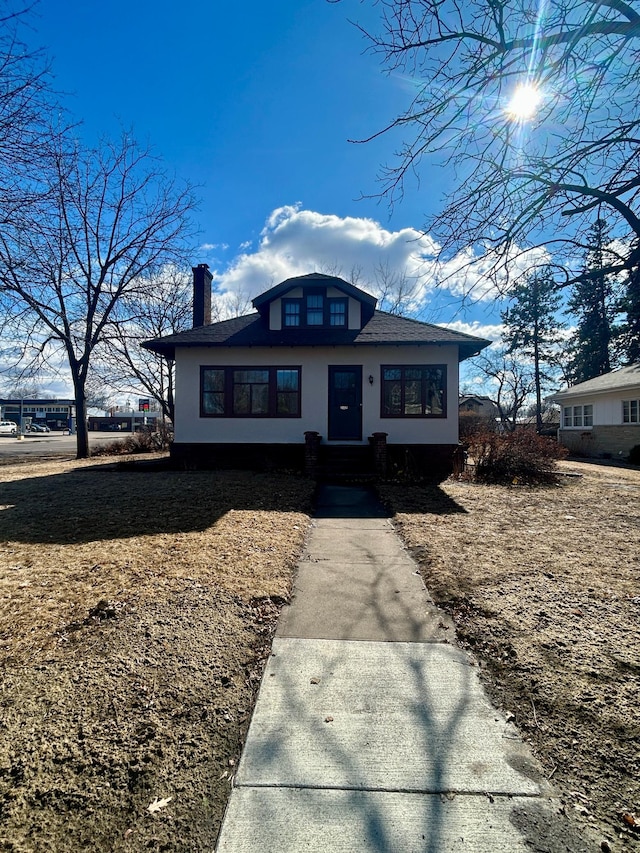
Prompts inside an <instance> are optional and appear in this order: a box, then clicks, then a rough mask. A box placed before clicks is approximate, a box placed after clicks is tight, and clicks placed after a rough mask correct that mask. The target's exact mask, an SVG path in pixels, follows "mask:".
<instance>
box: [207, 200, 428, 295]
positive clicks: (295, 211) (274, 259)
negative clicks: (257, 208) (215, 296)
mask: <svg viewBox="0 0 640 853" xmlns="http://www.w3.org/2000/svg"><path fill="white" fill-rule="evenodd" d="M436 251H437V246H436V244H435V243H434V242H433V240H432V239H431V238H430V237H429V236H428V235H425V234H422V233H421V232H420V231H418V230H417V229H415V228H403V229H400V230H398V231H390V230H388V229H386V228H384V227H383V226H382V225H381V224H380V223H379V222H376V221H375V220H373V219H365V218H358V217H353V216H348V217H340V216H336V215H333V214H323V213H317V212H316V211H312V210H303V209H301V207H300V205H286V206H283V207H279V208H277V209H276V210H274V211H272V213H271V214H270V215H269V216H268V218H267V220H266V223H265V226H264V228H263V229H262V232H261V234H260V242H259V245H258V248H257V250H256V251H255V252H246V251H245V252H242V254H240V255H238V256H237V257H236V258H235V259H234V260H233V262H232V263H231V264H230V265H229V266H228V267H227V268H226V269H218V270H216V271H215V272H214V280H215V282H216V285H217V287H218V289H219V290H220V291H221V292H225V291H234V292H240V293H244V294H247V295H249V296H251V297H254V296H257V295H258V294H259V293H262V292H263V291H265V290H267V289H268V288H269V287H271V286H273V285H274V284H278V283H279V282H281V281H283V280H284V279H286V278H289V277H291V276H296V275H306V274H307V273H310V272H326V273H329V274H334V275H338V276H341V277H342V278H345V279H347V280H351V281H354V283H356V284H357V285H358V286H359V287H362V289H363V290H369V291H371V292H375V291H376V277H378V278H379V277H380V270H381V269H384V270H386V271H387V272H388V274H389V275H391V276H392V275H403V274H404V275H406V276H407V277H408V278H409V279H410V280H411V281H412V282H413V283H415V285H416V286H415V290H416V292H417V293H418V301H423V300H424V299H425V298H426V296H427V294H428V293H429V292H430V291H431V290H432V289H433V287H434V265H433V260H432V259H433V255H434V253H435V252H436Z"/></svg>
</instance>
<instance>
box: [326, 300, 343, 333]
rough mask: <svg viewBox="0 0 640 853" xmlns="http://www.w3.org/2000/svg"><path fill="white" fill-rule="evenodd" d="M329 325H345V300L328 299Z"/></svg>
mask: <svg viewBox="0 0 640 853" xmlns="http://www.w3.org/2000/svg"><path fill="white" fill-rule="evenodd" d="M329 325H330V326H335V327H342V328H344V327H345V326H346V325H347V300H346V299H330V300H329Z"/></svg>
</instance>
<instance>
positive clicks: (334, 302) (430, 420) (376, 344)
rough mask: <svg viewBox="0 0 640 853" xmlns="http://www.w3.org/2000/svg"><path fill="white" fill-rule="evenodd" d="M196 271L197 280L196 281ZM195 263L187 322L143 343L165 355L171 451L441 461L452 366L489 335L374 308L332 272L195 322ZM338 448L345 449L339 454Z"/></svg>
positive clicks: (202, 275)
mask: <svg viewBox="0 0 640 853" xmlns="http://www.w3.org/2000/svg"><path fill="white" fill-rule="evenodd" d="M203 282H204V285H203ZM203 286H204V291H205V297H204V300H205V303H206V300H207V295H206V288H207V287H208V286H209V287H210V273H209V272H208V269H207V268H206V266H205V265H200V266H199V267H195V268H194V291H195V296H194V317H195V318H202V320H203V322H202V324H201V325H199V326H195V327H194V328H193V329H191V330H189V331H188V332H184V333H181V334H177V335H171V336H168V337H165V338H158V339H155V340H153V341H147V342H145V343H144V344H143V346H145V347H147V348H148V349H151V350H153V351H155V352H157V353H160V354H161V355H164V356H166V357H167V358H170V359H175V364H176V391H175V413H176V414H175V424H174V426H175V441H174V443H173V448H172V454H173V456H174V458H175V459H176V460H178V461H184V462H185V463H189V464H212V465H223V464H224V465H232V464H233V465H237V464H247V465H260V464H262V465H290V466H291V465H293V466H296V467H305V468H306V469H307V470H311V472H313V471H314V470H316V469H319V468H321V467H322V464H323V461H324V462H326V461H328V459H329V457H331V455H332V454H333V455H334V456H335V455H336V454H337V453H339V454H342V455H341V456H340V459H341V464H347V463H346V460H347V458H348V455H349V454H350V455H351V458H352V459H353V460H356V459H357V460H359V463H360V464H365V465H366V464H367V460H369V461H370V463H371V465H372V466H374V467H375V468H376V470H377V471H378V473H384V470H385V469H386V467H387V465H388V464H392V465H402V466H404V465H406V462H407V458H408V456H407V454H410V457H411V463H412V464H413V465H415V467H417V468H419V469H422V470H427V471H429V470H433V471H435V470H436V469H438V470H440V469H450V467H451V461H452V458H453V454H454V451H455V450H456V448H457V445H458V365H459V362H460V361H462V360H463V359H464V358H468V357H470V356H471V355H474V354H476V353H477V352H479V351H480V350H481V349H483V348H484V347H485V346H488V344H489V341H485V340H483V339H481V338H476V337H472V336H470V335H464V334H462V333H459V332H455V331H451V330H449V329H445V328H442V327H439V326H434V325H431V324H428V323H420V322H418V321H416V320H410V319H407V318H403V317H397V316H394V315H391V314H387V313H385V312H382V311H377V310H376V307H375V306H376V300H375V299H374V298H373V297H372V296H370V295H369V294H367V293H365V292H364V291H362V290H360V289H358V288H356V287H354V286H353V285H351V284H349V283H348V282H346V281H344V280H342V279H340V278H337V277H335V276H327V275H321V274H319V273H312V274H311V275H307V276H299V277H296V278H292V279H288V280H287V281H284V282H282V283H281V284H279V285H277V286H275V287H272V288H270V289H269V290H268V291H266V292H265V293H263V294H261V295H260V296H258V297H257V298H256V299H254V301H253V305H254V307H255V308H256V312H255V313H253V314H248V315H246V316H244V317H238V318H234V319H232V320H226V321H223V322H220V323H213V324H211V323H209V322H207V320H208V317H207V309H206V304H205V308H204V310H203V309H202V305H201V302H202V293H203ZM345 454H346V455H345Z"/></svg>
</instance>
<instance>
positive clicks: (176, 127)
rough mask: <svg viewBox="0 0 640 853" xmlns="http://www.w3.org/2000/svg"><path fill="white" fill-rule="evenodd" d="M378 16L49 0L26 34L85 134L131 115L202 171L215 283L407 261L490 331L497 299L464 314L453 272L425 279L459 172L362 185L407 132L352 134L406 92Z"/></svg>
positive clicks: (386, 117)
mask: <svg viewBox="0 0 640 853" xmlns="http://www.w3.org/2000/svg"><path fill="white" fill-rule="evenodd" d="M378 17H379V7H376V5H374V4H372V3H361V2H359V0H342V2H339V3H329V2H326V0H273V2H269V3H265V2H264V0H262V2H255V0H245V2H243V3H239V4H231V3H215V2H214V3H212V2H211V0H209V2H204V0H182V2H181V3H179V4H176V3H174V2H171V3H169V2H167V0H154V2H151V0H129V1H128V2H124V0H103V2H102V3H99V4H98V3H93V2H87V0H43V2H41V4H40V6H39V7H38V9H37V13H36V16H35V18H34V20H33V32H32V33H31V36H30V38H31V42H32V44H33V45H38V46H41V47H43V48H44V50H45V51H46V53H47V55H48V56H49V58H50V61H51V67H52V71H53V73H54V77H55V81H54V82H55V86H56V88H57V90H58V91H60V92H62V93H63V98H62V100H63V102H64V103H65V105H66V106H67V107H68V109H69V110H70V112H71V114H72V115H73V117H74V118H75V119H76V120H79V121H81V122H82V125H81V127H80V128H79V130H78V133H79V135H80V136H81V137H83V139H84V141H86V142H87V143H88V144H94V143H95V142H96V141H97V140H98V139H99V138H100V136H101V135H107V136H117V135H118V133H119V131H120V129H121V128H123V127H124V128H133V130H134V132H135V135H136V136H137V138H138V139H139V140H140V141H141V142H144V143H147V142H149V143H150V144H151V145H152V146H153V148H154V149H155V151H156V152H157V153H158V154H159V155H161V156H162V158H163V160H164V162H165V165H166V167H167V168H168V169H170V170H171V171H174V172H175V173H176V175H177V176H178V177H180V178H185V179H188V180H189V181H191V182H193V183H194V184H197V185H199V186H198V195H199V197H200V199H201V201H200V206H199V210H198V211H197V213H196V214H195V219H196V222H197V225H198V228H199V232H200V234H199V243H200V246H199V249H198V251H197V253H196V256H194V258H193V263H194V264H196V263H201V262H207V263H208V264H209V265H210V267H211V269H212V271H213V272H214V274H215V281H216V284H217V286H218V287H219V288H220V289H221V290H230V291H234V290H235V291H241V292H242V293H243V294H245V295H247V296H248V297H253V296H255V295H256V294H257V293H259V292H260V291H261V290H264V289H266V288H267V287H269V286H271V285H272V284H274V283H276V282H277V281H280V280H282V278H284V277H286V276H287V275H290V274H296V273H306V272H310V271H312V270H313V269H321V271H335V272H337V273H338V274H341V275H343V276H344V277H345V278H350V274H351V272H352V271H353V270H357V271H358V274H359V275H360V280H359V281H356V283H359V284H360V285H361V286H365V285H366V284H367V282H371V281H372V280H373V279H374V277H375V272H376V270H380V268H381V267H384V268H386V269H387V270H388V271H391V272H396V271H399V270H407V271H408V273H409V275H410V276H412V277H414V278H415V280H417V281H419V282H420V284H421V287H422V290H421V291H420V295H419V299H418V301H417V302H416V306H417V307H422V309H423V310H422V315H421V316H422V318H423V319H427V320H430V321H433V322H438V323H445V322H448V321H455V322H456V324H457V325H458V328H462V329H463V330H465V331H470V332H472V333H475V334H480V335H484V336H489V337H495V336H497V334H498V330H497V326H496V323H497V322H498V321H499V318H498V317H497V314H496V310H495V304H494V301H493V299H492V298H487V299H486V300H485V301H484V302H482V303H481V304H479V305H477V306H475V307H474V308H473V309H471V310H470V311H468V312H467V313H465V314H460V313H459V303H458V297H459V295H460V291H459V290H456V288H455V286H453V288H452V291H453V292H450V293H444V294H435V293H433V292H431V290H430V287H431V276H430V265H429V257H430V255H431V253H432V249H433V246H432V243H431V240H430V238H429V236H428V235H424V234H423V233H422V228H423V226H424V223H425V221H426V219H427V217H428V216H429V215H430V214H432V213H433V212H434V211H435V210H437V209H438V206H439V204H440V200H441V196H442V193H443V191H445V190H447V189H450V188H451V184H450V183H449V181H450V180H451V176H450V175H449V174H448V173H447V172H446V171H445V170H444V169H442V168H441V167H439V166H438V165H437V164H427V166H426V168H425V170H424V171H423V174H422V181H421V186H420V187H417V186H410V187H409V188H408V192H407V193H406V194H405V197H404V200H403V201H402V203H400V204H398V205H397V206H396V207H395V208H394V210H393V211H390V210H389V208H388V206H387V204H386V202H385V201H379V200H378V199H376V198H364V199H363V198H362V196H363V195H364V196H367V195H373V194H375V193H376V192H377V189H378V185H377V182H376V175H377V173H378V171H379V169H380V166H381V164H383V163H384V162H388V161H390V160H391V159H392V158H393V153H394V150H395V148H397V146H398V144H399V141H400V140H399V138H396V139H394V138H392V136H390V135H389V136H383V137H382V138H380V139H377V140H376V141H374V142H372V143H369V144H365V145H355V144H353V143H351V142H349V141H348V140H349V139H353V138H355V139H358V138H364V137H367V136H369V135H370V134H372V133H374V132H376V131H378V130H379V129H380V128H382V127H383V126H384V125H386V124H387V123H388V122H389V121H390V120H392V119H393V118H394V117H395V116H396V115H397V114H398V113H399V112H401V111H402V109H403V107H405V106H406V105H407V104H408V102H409V100H410V98H411V94H412V91H411V89H412V87H411V81H410V80H408V79H406V78H403V77H401V76H399V75H391V76H389V75H386V74H385V73H383V71H382V69H381V66H380V62H379V60H378V58H377V57H375V56H373V55H372V54H370V53H368V52H367V50H366V47H367V44H366V41H365V40H364V38H363V36H362V34H361V33H360V32H359V31H358V29H357V28H356V27H355V26H354V25H353V24H352V23H351V22H350V21H357V22H359V23H361V24H362V25H363V26H364V27H365V28H371V29H375V28H376V26H377V23H378ZM460 287H462V283H460ZM487 296H488V297H489V296H490V294H487ZM418 303H419V305H418ZM425 306H426V307H425Z"/></svg>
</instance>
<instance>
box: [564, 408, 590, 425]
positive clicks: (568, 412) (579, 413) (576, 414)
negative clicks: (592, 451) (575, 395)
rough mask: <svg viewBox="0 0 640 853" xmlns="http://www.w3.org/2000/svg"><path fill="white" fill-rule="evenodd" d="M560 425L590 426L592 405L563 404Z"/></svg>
mask: <svg viewBox="0 0 640 853" xmlns="http://www.w3.org/2000/svg"><path fill="white" fill-rule="evenodd" d="M562 426H563V427H565V428H566V429H570V428H571V427H592V426H593V406H592V405H591V404H587V405H585V406H564V408H563V410H562Z"/></svg>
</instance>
